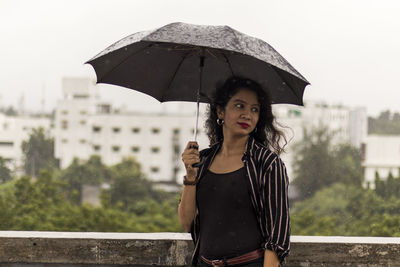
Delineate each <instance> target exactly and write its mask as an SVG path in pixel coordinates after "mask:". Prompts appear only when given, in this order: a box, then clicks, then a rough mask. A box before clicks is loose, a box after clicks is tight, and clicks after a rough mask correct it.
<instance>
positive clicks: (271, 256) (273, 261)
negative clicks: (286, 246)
mask: <svg viewBox="0 0 400 267" xmlns="http://www.w3.org/2000/svg"><path fill="white" fill-rule="evenodd" d="M278 266H279V259H278V256H277V255H276V253H275V252H273V251H271V250H268V249H266V250H265V253H264V265H263V267H278Z"/></svg>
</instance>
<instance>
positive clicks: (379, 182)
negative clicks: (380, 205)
mask: <svg viewBox="0 0 400 267" xmlns="http://www.w3.org/2000/svg"><path fill="white" fill-rule="evenodd" d="M399 174H400V172H399ZM375 191H376V193H377V195H378V196H380V197H382V198H384V199H389V198H391V197H396V198H400V175H399V176H398V177H393V174H392V173H389V175H388V177H387V178H386V179H381V178H380V177H379V174H378V173H376V174H375Z"/></svg>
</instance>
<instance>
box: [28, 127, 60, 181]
mask: <svg viewBox="0 0 400 267" xmlns="http://www.w3.org/2000/svg"><path fill="white" fill-rule="evenodd" d="M21 149H22V152H23V154H24V170H25V173H26V174H27V175H30V176H33V177H36V176H37V175H38V174H39V172H40V171H41V170H42V169H47V170H51V169H53V168H55V167H58V161H57V159H56V158H55V157H54V139H53V138H50V137H48V136H47V135H46V133H45V130H44V129H43V128H42V127H39V128H35V129H32V133H31V134H30V136H29V139H28V141H23V142H22V144H21Z"/></svg>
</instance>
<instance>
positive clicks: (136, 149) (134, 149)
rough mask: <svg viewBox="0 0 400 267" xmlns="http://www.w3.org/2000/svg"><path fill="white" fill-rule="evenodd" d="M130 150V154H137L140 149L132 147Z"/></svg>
mask: <svg viewBox="0 0 400 267" xmlns="http://www.w3.org/2000/svg"><path fill="white" fill-rule="evenodd" d="M131 150H132V152H134V153H137V152H139V151H140V147H138V146H133V147H131Z"/></svg>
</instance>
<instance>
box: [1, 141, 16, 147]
mask: <svg viewBox="0 0 400 267" xmlns="http://www.w3.org/2000/svg"><path fill="white" fill-rule="evenodd" d="M13 145H14V142H7V141H3V142H0V146H13Z"/></svg>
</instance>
